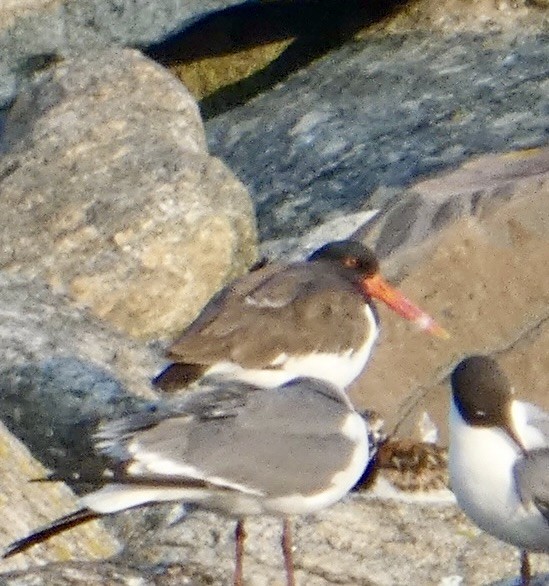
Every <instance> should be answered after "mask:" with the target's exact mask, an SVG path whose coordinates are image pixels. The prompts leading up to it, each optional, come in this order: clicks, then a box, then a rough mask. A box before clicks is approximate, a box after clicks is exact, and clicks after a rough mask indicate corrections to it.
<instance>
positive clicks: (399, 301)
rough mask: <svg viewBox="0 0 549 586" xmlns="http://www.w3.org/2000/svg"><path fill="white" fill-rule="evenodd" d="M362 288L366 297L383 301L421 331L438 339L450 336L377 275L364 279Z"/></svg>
mask: <svg viewBox="0 0 549 586" xmlns="http://www.w3.org/2000/svg"><path fill="white" fill-rule="evenodd" d="M362 288H363V290H364V292H365V293H366V294H367V295H369V296H370V297H373V298H375V299H379V300H380V301H383V303H385V304H386V305H388V306H389V307H390V308H391V309H392V310H393V311H395V312H396V313H398V314H399V315H400V316H401V317H403V318H404V319H407V320H409V321H411V322H414V323H415V324H417V325H418V326H419V328H420V329H421V330H424V331H426V332H428V333H429V334H432V335H433V336H438V337H439V338H445V339H447V338H449V337H450V334H449V333H448V332H447V331H446V330H445V329H444V328H443V327H442V326H439V325H438V324H437V322H436V321H435V320H434V319H433V318H432V317H431V316H430V315H429V314H427V313H425V312H424V311H423V310H422V309H420V308H419V307H418V306H417V305H415V304H414V303H412V302H411V301H410V300H409V299H408V298H406V297H405V296H404V295H403V294H402V293H401V292H400V291H399V290H398V289H395V287H393V286H392V285H389V283H387V281H386V280H385V279H384V278H383V277H382V276H381V275H380V274H379V273H376V274H375V275H370V276H368V277H366V278H364V279H363V281H362Z"/></svg>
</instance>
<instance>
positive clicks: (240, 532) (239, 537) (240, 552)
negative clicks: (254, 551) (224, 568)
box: [233, 519, 246, 586]
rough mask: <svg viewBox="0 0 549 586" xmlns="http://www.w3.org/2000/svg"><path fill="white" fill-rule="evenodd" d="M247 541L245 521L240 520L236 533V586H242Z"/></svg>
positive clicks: (234, 581)
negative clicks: (245, 541)
mask: <svg viewBox="0 0 549 586" xmlns="http://www.w3.org/2000/svg"><path fill="white" fill-rule="evenodd" d="M245 539H246V531H245V529H244V519H238V521H237V523H236V529H235V531H234V540H235V558H234V559H235V566H234V580H233V584H234V586H242V584H243V582H242V577H243V574H242V560H243V558H244V540H245Z"/></svg>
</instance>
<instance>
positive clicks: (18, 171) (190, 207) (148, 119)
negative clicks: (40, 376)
mask: <svg viewBox="0 0 549 586" xmlns="http://www.w3.org/2000/svg"><path fill="white" fill-rule="evenodd" d="M5 144H6V145H7V148H8V149H9V152H8V153H7V154H6V155H5V156H4V158H3V160H2V161H1V162H0V167H1V171H0V181H1V185H2V200H1V201H0V218H1V224H2V230H1V232H0V245H1V248H2V251H1V252H0V266H1V267H2V268H4V269H5V270H9V271H11V272H22V273H25V274H29V275H35V276H40V277H41V278H43V279H45V280H46V281H47V282H48V283H49V284H50V286H52V287H53V288H54V289H55V290H59V291H62V292H65V293H68V294H69V295H70V296H71V297H72V298H73V299H74V300H76V301H77V302H79V303H81V304H83V305H86V306H88V307H90V308H91V309H92V310H93V311H94V312H95V313H96V314H97V315H99V316H100V317H102V318H103V319H106V320H109V321H111V322H112V323H114V324H115V325H116V326H117V327H119V328H120V329H122V330H124V331H126V332H128V333H129V334H130V335H132V336H136V337H141V338H151V337H158V336H170V335H174V334H175V332H177V331H179V330H180V329H182V328H183V327H184V326H185V325H187V324H188V323H189V321H190V320H191V319H192V318H193V317H194V316H195V315H196V313H197V312H198V311H199V309H200V308H201V307H202V306H203V305H204V303H205V302H206V301H207V300H208V299H209V297H210V296H211V295H213V293H214V292H215V291H217V290H218V289H219V288H220V287H221V286H222V285H223V284H224V283H225V282H226V281H228V280H230V279H232V278H234V277H236V276H237V275H239V274H240V273H242V272H243V271H244V270H245V268H246V267H247V266H248V265H249V264H251V263H252V262H253V261H254V259H255V255H256V249H255V242H256V234H255V217H254V213H253V208H252V204H251V202H250V198H249V196H248V194H247V192H246V190H245V189H244V187H243V186H242V185H241V184H240V183H239V182H238V181H237V180H236V179H235V178H234V176H233V175H232V174H231V172H230V171H229V170H228V169H227V168H226V167H225V166H224V165H223V164H222V163H221V162H220V161H219V160H218V159H215V158H213V157H210V156H209V155H208V154H207V152H206V150H205V138H204V134H203V128H202V124H201V121H200V117H199V113H198V109H197V107H196V104H195V102H194V100H193V99H192V97H191V96H190V94H189V93H188V92H187V91H186V90H185V88H184V87H183V86H182V85H181V84H180V83H179V82H178V81H177V80H176V79H175V78H173V77H172V76H171V75H170V74H169V73H167V72H166V71H165V70H164V69H163V68H161V67H160V66H158V65H156V64H154V63H153V62H151V61H150V60H148V59H146V58H145V57H143V56H142V55H140V54H139V53H138V52H137V51H132V50H128V49H109V50H105V51H98V52H88V53H87V54H86V55H85V56H80V57H78V58H74V59H71V60H67V61H65V62H64V63H63V64H60V65H59V66H57V67H55V68H52V69H51V70H49V71H47V72H46V73H44V74H43V75H41V76H39V77H38V78H37V79H36V81H35V82H33V83H32V84H31V85H30V86H29V87H28V89H27V90H26V91H25V92H23V93H22V94H21V95H20V96H19V98H18V100H17V101H16V103H15V104H14V106H13V108H12V109H11V111H10V113H9V116H8V119H7V123H6V130H5Z"/></svg>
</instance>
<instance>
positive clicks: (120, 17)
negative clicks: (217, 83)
mask: <svg viewBox="0 0 549 586" xmlns="http://www.w3.org/2000/svg"><path fill="white" fill-rule="evenodd" d="M235 3H236V2H231V1H230V0H229V1H226V0H225V1H223V0H206V1H204V2H189V1H183V0H162V1H158V0H155V1H147V0H145V1H143V0H142V1H140V2H134V1H131V0H122V1H120V0H116V1H115V0H53V1H51V0H26V1H25V2H21V1H20V0H15V1H14V2H3V3H2V6H0V105H1V104H5V103H7V102H8V101H9V100H10V99H13V98H14V97H15V93H16V87H17V84H18V83H20V82H21V81H22V80H23V79H24V78H25V77H26V75H28V73H29V72H31V71H33V70H34V69H36V67H38V66H40V63H41V62H46V63H47V62H48V61H50V60H51V59H56V58H59V57H63V58H65V57H68V56H70V55H72V54H73V53H74V52H75V51H78V50H82V49H85V50H88V49H94V48H95V49H96V48H99V47H105V46H107V45H113V44H115V45H124V46H127V45H131V46H138V45H139V46H143V45H147V44H149V43H151V42H153V41H160V40H162V39H163V38H164V37H165V36H166V35H168V34H169V33H172V32H174V31H180V30H183V29H185V28H186V27H187V26H189V25H191V24H193V23H194V22H195V21H196V20H198V19H199V18H201V17H202V16H205V15H207V14H208V13H210V12H212V11H215V10H220V9H223V8H225V7H227V6H231V5H232V4H235Z"/></svg>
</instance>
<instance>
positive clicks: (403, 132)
mask: <svg viewBox="0 0 549 586" xmlns="http://www.w3.org/2000/svg"><path fill="white" fill-rule="evenodd" d="M547 40H548V37H547V35H546V34H545V35H544V34H540V35H535V36H525V37H523V38H520V37H519V38H517V37H510V36H509V35H503V34H500V35H490V36H488V35H486V34H477V35H471V34H465V33H464V34H460V35H457V36H441V35H437V34H433V33H419V32H418V33H417V34H407V35H391V36H387V35H384V36H381V35H371V36H368V37H366V38H365V39H363V40H361V41H359V42H355V43H353V44H349V45H347V46H345V47H343V48H342V49H340V50H338V51H334V52H332V53H331V54H330V55H328V56H327V57H325V58H323V59H321V60H319V61H318V62H316V63H314V64H313V65H311V66H310V67H309V68H307V69H306V70H302V71H300V72H298V73H296V74H295V75H293V76H292V77H291V78H289V79H288V80H287V81H286V82H284V83H282V84H280V85H278V86H277V87H275V88H274V89H273V90H272V91H270V92H268V93H266V94H264V95H262V96H260V97H258V98H256V99H255V100H253V101H251V102H250V103H248V104H246V105H244V106H241V107H239V108H236V109H234V110H233V111H231V112H228V113H226V114H223V115H221V116H218V117H216V118H213V119H211V120H209V121H208V122H207V123H206V130H207V134H208V140H209V143H210V145H211V149H212V152H214V153H215V154H217V155H218V156H220V157H222V158H223V159H224V160H225V161H227V163H228V164H229V165H230V167H231V168H232V169H233V170H234V171H235V173H236V174H237V175H238V176H239V177H240V179H241V180H242V181H243V182H244V183H245V185H247V186H248V187H249V188H250V190H251V194H252V197H253V198H254V201H255V203H256V207H257V213H258V218H259V220H258V221H259V232H260V237H261V240H270V239H276V238H281V237H294V236H296V235H302V234H304V233H305V232H307V231H308V230H309V229H310V228H311V227H313V226H315V225H317V224H318V223H322V222H325V221H327V220H331V219H333V218H334V217H337V216H341V215H345V214H347V213H349V212H356V211H360V210H362V209H364V208H365V207H370V203H369V198H370V196H371V195H372V193H374V192H375V191H376V190H377V189H379V188H382V187H384V186H385V187H389V188H400V190H403V189H404V188H405V187H407V186H409V185H410V184H411V183H412V182H413V181H415V180H417V179H418V178H419V177H422V176H425V175H427V174H430V173H433V172H434V171H437V170H440V169H444V168H448V167H453V166H456V165H458V164H459V163H460V162H462V161H464V160H465V159H466V158H468V157H470V156H471V155H473V154H477V153H486V152H493V151H497V150H506V151H507V150H513V149H523V148H527V147H535V146H540V145H544V144H546V143H547V139H548V133H547V129H548V126H549V97H548V96H549V93H548V92H547V88H546V86H547V81H546V80H547V76H548V73H549V69H548V63H549V43H548V42H547ZM380 203H381V204H382V205H384V204H385V201H384V200H381V201H379V200H378V201H377V202H376V206H377V205H378V204H380ZM395 237H396V238H398V237H399V236H398V234H397V235H395Z"/></svg>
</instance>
